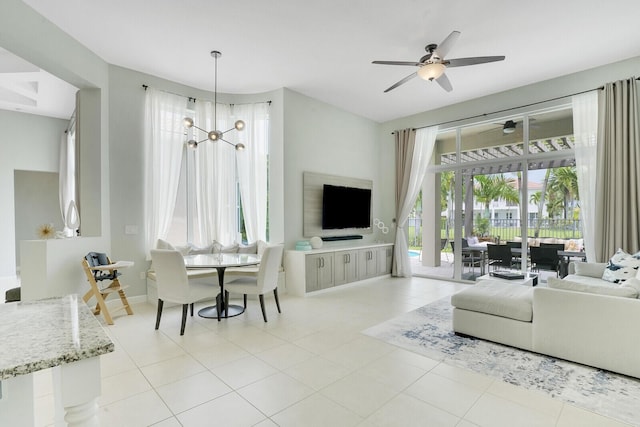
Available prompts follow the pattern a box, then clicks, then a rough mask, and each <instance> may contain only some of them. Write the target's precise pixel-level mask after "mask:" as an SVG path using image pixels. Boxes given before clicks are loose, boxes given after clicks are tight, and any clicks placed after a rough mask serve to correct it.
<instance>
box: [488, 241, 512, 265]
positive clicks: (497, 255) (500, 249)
mask: <svg viewBox="0 0 640 427" xmlns="http://www.w3.org/2000/svg"><path fill="white" fill-rule="evenodd" d="M487 255H488V258H489V261H500V262H501V265H502V266H504V267H507V266H510V265H511V257H512V256H511V248H510V247H509V246H508V245H487Z"/></svg>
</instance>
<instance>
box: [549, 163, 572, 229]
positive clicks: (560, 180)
mask: <svg viewBox="0 0 640 427" xmlns="http://www.w3.org/2000/svg"><path fill="white" fill-rule="evenodd" d="M549 190H550V191H551V192H554V193H558V194H561V195H562V200H563V211H564V218H565V219H569V210H570V209H571V208H572V206H573V201H574V200H577V199H578V176H577V174H576V168H575V167H572V166H566V167H561V168H555V169H553V171H552V173H551V177H550V178H549Z"/></svg>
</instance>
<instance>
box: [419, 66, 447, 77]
mask: <svg viewBox="0 0 640 427" xmlns="http://www.w3.org/2000/svg"><path fill="white" fill-rule="evenodd" d="M445 68H447V67H445V66H444V64H442V63H440V62H434V63H430V64H426V65H423V66H422V67H420V68H419V69H418V76H420V78H421V79H424V80H434V79H437V78H438V77H440V76H441V75H442V74H443V73H444V70H445Z"/></svg>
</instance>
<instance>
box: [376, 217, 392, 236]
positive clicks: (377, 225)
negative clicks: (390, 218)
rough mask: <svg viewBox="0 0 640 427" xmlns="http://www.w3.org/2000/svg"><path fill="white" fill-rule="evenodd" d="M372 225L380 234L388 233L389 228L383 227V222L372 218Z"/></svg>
mask: <svg viewBox="0 0 640 427" xmlns="http://www.w3.org/2000/svg"><path fill="white" fill-rule="evenodd" d="M373 225H374V226H375V227H378V229H379V230H380V231H382V234H387V233H389V227H387V226H386V225H384V222H382V221H380V220H379V219H378V218H374V219H373Z"/></svg>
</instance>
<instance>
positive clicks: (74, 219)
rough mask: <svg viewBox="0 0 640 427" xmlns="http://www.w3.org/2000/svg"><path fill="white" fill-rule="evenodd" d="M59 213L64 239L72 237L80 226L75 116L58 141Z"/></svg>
mask: <svg viewBox="0 0 640 427" xmlns="http://www.w3.org/2000/svg"><path fill="white" fill-rule="evenodd" d="M58 185H59V197H58V198H59V200H60V213H61V215H62V223H63V224H64V229H63V230H62V233H63V234H64V236H65V237H73V236H75V235H76V230H77V229H78V227H79V225H80V216H79V214H78V209H77V203H76V197H77V192H76V127H75V116H74V117H72V118H71V121H70V123H69V129H67V131H66V132H65V133H64V134H63V135H62V138H61V139H60V172H59V178H58Z"/></svg>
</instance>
